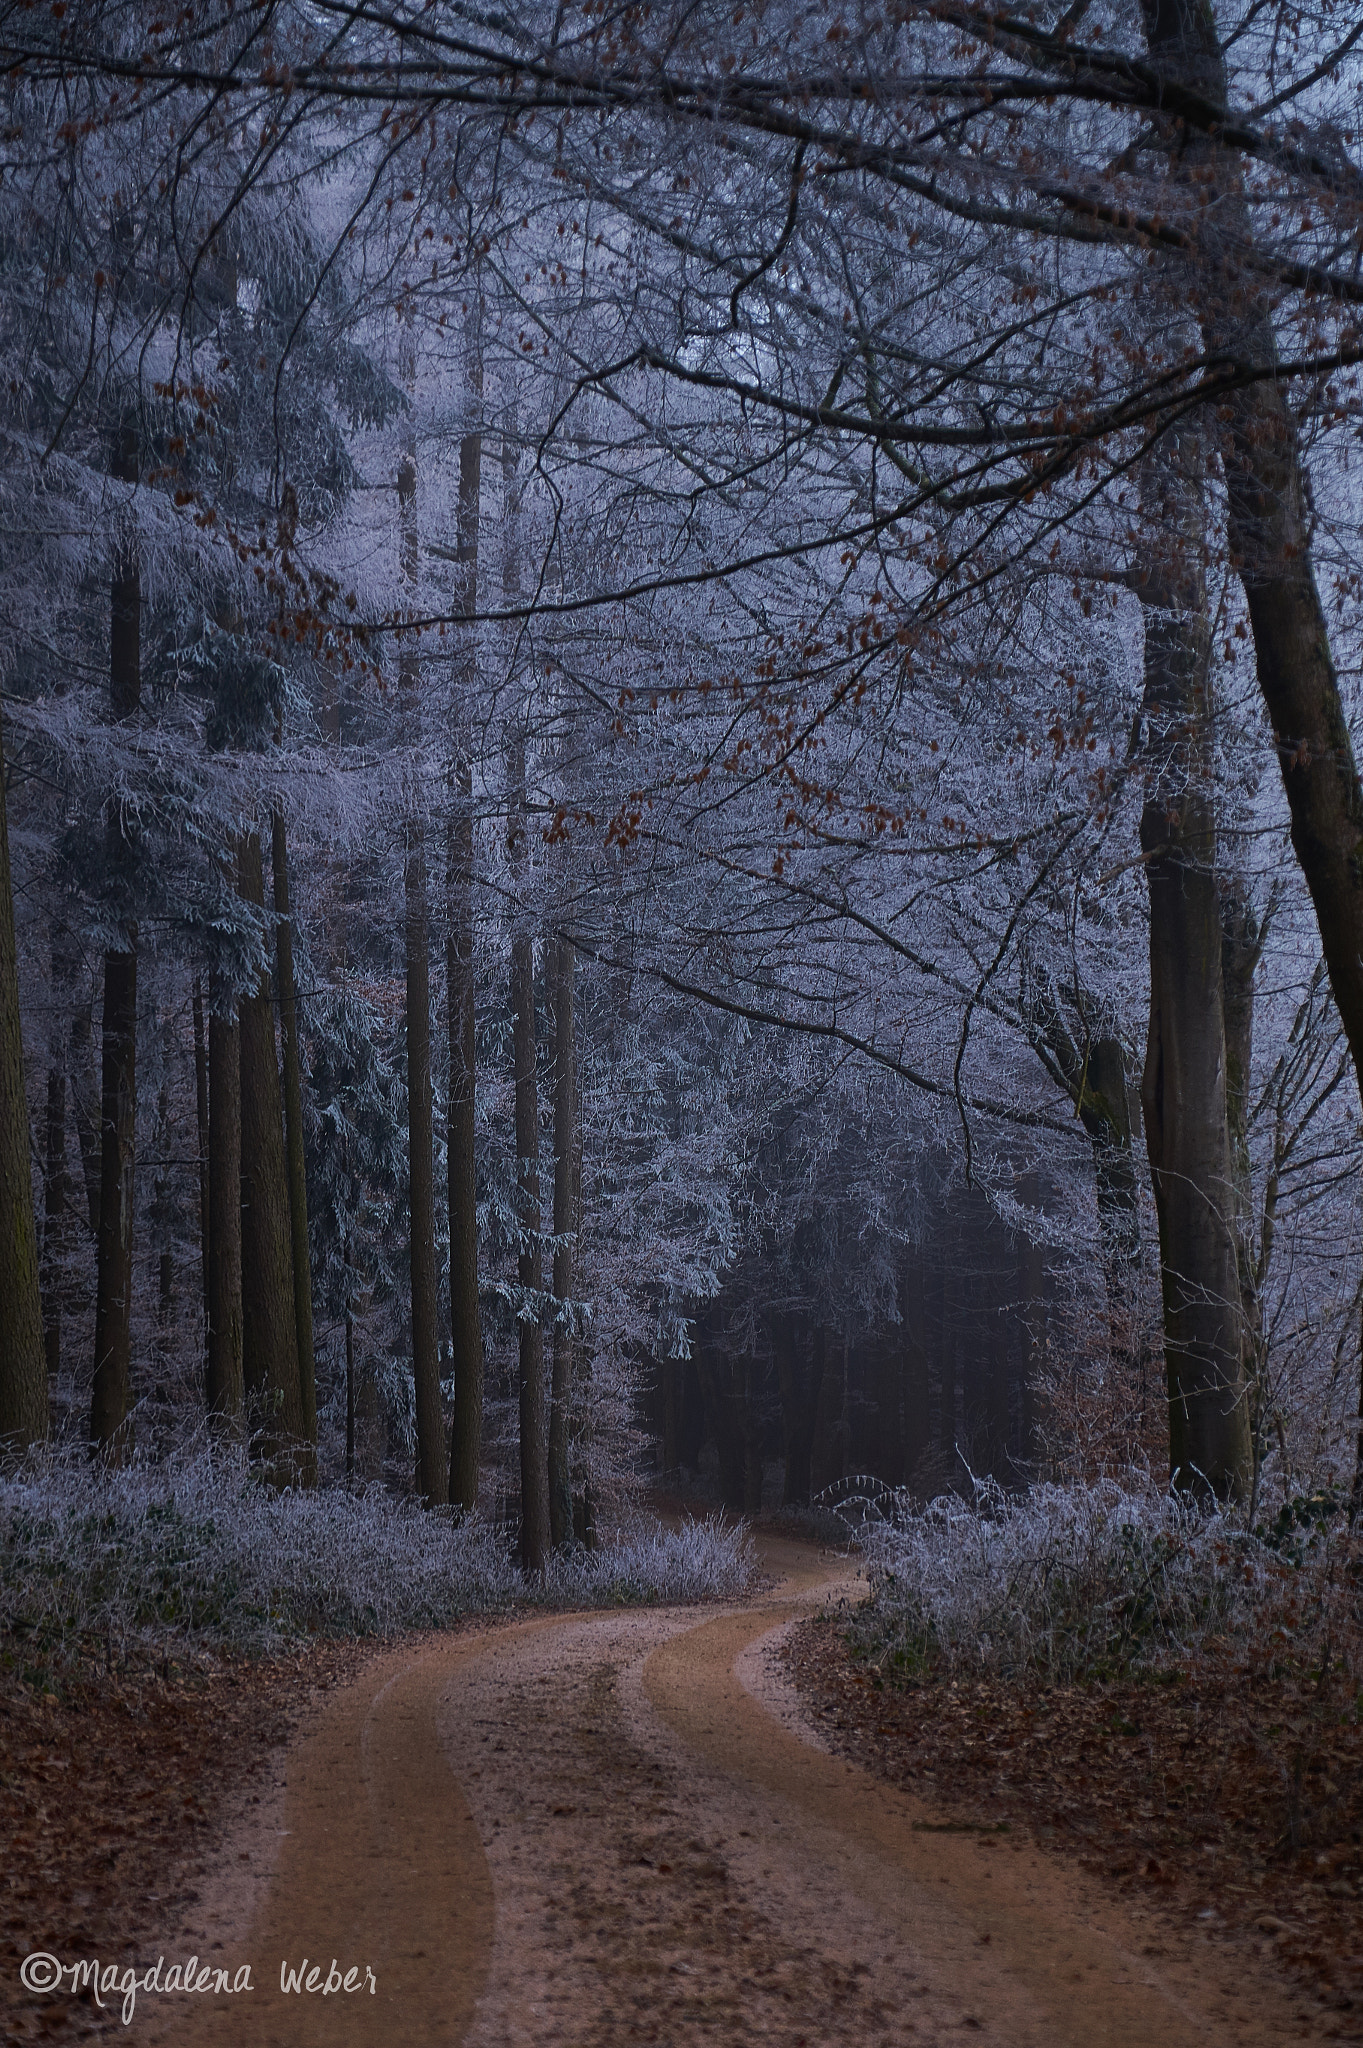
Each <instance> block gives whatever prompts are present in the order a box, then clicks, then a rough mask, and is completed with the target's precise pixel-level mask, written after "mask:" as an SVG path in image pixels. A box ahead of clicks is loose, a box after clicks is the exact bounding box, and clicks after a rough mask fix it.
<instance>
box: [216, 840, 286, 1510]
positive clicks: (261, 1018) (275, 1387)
mask: <svg viewBox="0 0 1363 2048" xmlns="http://www.w3.org/2000/svg"><path fill="white" fill-rule="evenodd" d="M237 887H238V890H239V893H240V895H241V897H242V899H243V901H244V902H247V903H253V904H255V905H256V906H257V907H258V908H260V909H263V908H264V904H265V876H264V870H263V866H262V862H261V856H260V835H259V833H258V832H256V831H254V830H252V831H249V832H246V833H244V834H243V835H242V838H241V840H240V843H239V847H238V858H237ZM238 1026H239V1032H240V1042H241V1277H242V1301H241V1306H242V1366H243V1375H244V1378H245V1384H246V1395H247V1402H248V1412H249V1420H250V1422H251V1424H252V1427H253V1428H254V1429H255V1430H256V1431H257V1433H258V1443H259V1449H260V1454H261V1456H262V1457H263V1458H264V1459H265V1460H266V1462H267V1463H269V1464H270V1465H271V1466H272V1467H273V1469H274V1475H275V1477H276V1478H278V1479H279V1480H280V1481H285V1480H291V1479H294V1478H297V1477H298V1476H299V1475H300V1466H301V1463H302V1460H301V1458H300V1447H301V1446H302V1443H303V1402H302V1395H301V1390H300V1388H299V1383H298V1329H297V1323H296V1321H295V1315H294V1292H293V1231H292V1222H291V1218H290V1215H289V1183H288V1174H287V1171H286V1167H285V1161H284V1112H283V1104H282V1102H281V1099H280V1089H279V1066H278V1063H277V1061H276V1058H275V1039H274V1004H273V1000H272V996H271V989H270V977H269V975H268V974H266V973H262V974H261V977H260V981H259V983H258V985H257V988H256V992H255V994H254V995H250V996H243V998H242V999H241V1002H240V1005H239V1008H238ZM210 1113H211V1112H210Z"/></svg>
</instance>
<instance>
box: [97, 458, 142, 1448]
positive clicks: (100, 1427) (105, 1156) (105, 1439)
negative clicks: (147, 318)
mask: <svg viewBox="0 0 1363 2048" xmlns="http://www.w3.org/2000/svg"><path fill="white" fill-rule="evenodd" d="M111 469H112V472H113V474H114V475H115V476H116V477H118V478H119V479H120V481H121V482H123V483H133V484H135V483H136V482H137V425H136V422H135V421H127V422H125V423H124V424H123V425H122V426H121V427H120V429H119V431H118V435H117V438H116V441H115V446H114V455H113V461H112V464H111ZM109 600H110V601H109V614H110V616H109V698H110V703H111V706H112V709H113V714H114V717H115V718H131V717H133V716H134V715H135V714H136V712H137V710H138V708H139V706H140V704H141V701H142V653H141V633H142V579H141V566H140V562H139V559H138V551H137V544H136V542H135V541H132V540H128V539H122V540H120V542H119V543H118V545H117V547H116V550H115V555H114V571H113V578H112V582H111V585H110V593H109ZM110 841H111V844H110V854H111V858H112V860H113V861H114V862H115V863H117V862H119V861H120V860H121V859H122V858H123V853H124V848H123V837H122V826H121V822H120V820H119V818H118V817H117V815H112V816H111V818H110ZM127 934H128V946H127V949H126V950H125V951H119V952H110V953H106V954H105V956H104V1049H103V1063H102V1073H101V1087H100V1181H99V1190H100V1192H99V1234H98V1240H97V1252H96V1281H95V1377H94V1388H93V1392H92V1395H91V1402H90V1440H91V1443H92V1444H93V1445H94V1446H96V1447H97V1448H98V1449H100V1450H103V1451H104V1452H105V1454H106V1455H108V1456H110V1457H113V1458H115V1459H121V1458H122V1457H123V1456H124V1455H125V1454H126V1451H127V1448H128V1444H127V1422H128V1410H129V1408H130V1406H131V1403H132V1292H133V1165H134V1160H133V1148H134V1138H135V1124H136V1113H137V926H136V924H135V923H132V922H129V924H128V926H127Z"/></svg>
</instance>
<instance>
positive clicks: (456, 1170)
mask: <svg viewBox="0 0 1363 2048" xmlns="http://www.w3.org/2000/svg"><path fill="white" fill-rule="evenodd" d="M470 384H471V389H472V396H473V399H474V401H475V403H476V402H477V401H478V400H480V399H481V396H482V384H483V379H482V362H481V357H480V355H479V353H478V337H477V335H476V333H475V335H474V337H473V363H472V370H471V375H470ZM482 463H483V437H482V435H481V433H478V432H474V433H468V434H465V435H464V436H463V438H462V439H461V441H460V443H459V512H458V542H457V554H458V579H459V588H458V590H457V591H456V602H457V604H458V606H459V607H460V609H461V611H462V612H463V615H464V617H465V618H471V617H472V616H473V614H474V613H475V612H476V610H477V608H478V513H479V502H480V498H481V492H482ZM474 660H475V656H474V652H473V639H472V634H471V632H466V634H465V636H464V647H463V650H462V661H461V670H462V682H463V686H464V695H465V697H466V699H467V700H468V701H467V702H465V703H462V704H460V705H459V707H458V709H457V714H456V715H457V718H458V721H459V728H460V732H461V734H462V735H464V737H463V738H462V740H461V744H460V745H459V747H458V749H457V753H456V759H455V763H454V772H453V775H452V778H451V780H452V784H453V788H452V791H451V795H452V798H453V801H452V803H451V806H450V826H449V841H448V846H447V850H446V888H447V892H448V905H449V923H448V928H447V936H446V941H445V978H446V984H447V994H448V1002H449V1050H450V1095H449V1109H448V1113H447V1116H446V1132H445V1164H446V1179H447V1193H448V1201H449V1212H450V1339H451V1344H452V1347H453V1351H454V1428H453V1432H452V1435H451V1440H450V1499H451V1501H452V1502H453V1503H454V1505H455V1506H456V1507H459V1508H463V1509H465V1510H466V1511H471V1510H472V1509H473V1508H475V1507H476V1506H477V1505H478V1468H479V1465H480V1463H481V1461H482V1451H483V1319H482V1312H481V1310H480V1307H479V1303H478V1175H477V1163H476V1159H475V1154H474V1058H475V1051H476V1019H475V1014H474V973H473V767H472V760H471V749H470V746H469V743H468V740H467V731H468V718H469V706H470V703H471V700H472V696H473V689H474V683H475V681H476V678H475V676H474V673H473V666H474Z"/></svg>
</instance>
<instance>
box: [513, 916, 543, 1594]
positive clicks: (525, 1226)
mask: <svg viewBox="0 0 1363 2048" xmlns="http://www.w3.org/2000/svg"><path fill="white" fill-rule="evenodd" d="M511 1008H512V1014H513V1020H514V1021H513V1032H512V1037H513V1046H514V1056H515V1067H516V1073H515V1080H516V1187H517V1211H518V1218H519V1223H520V1230H521V1251H520V1259H519V1265H518V1278H519V1280H520V1284H521V1286H522V1288H524V1289H525V1290H526V1291H527V1293H531V1294H535V1295H538V1294H539V1293H540V1291H541V1289H542V1288H543V1285H544V1276H543V1272H542V1260H541V1253H540V1232H541V1228H542V1226H541V1221H540V1177H539V1095H538V1089H537V1086H536V1078H535V965H534V955H533V952H532V949H531V943H530V934H529V932H527V931H523V930H522V931H520V932H518V933H517V934H516V936H515V938H514V939H513V941H512V946H511ZM520 1350H521V1358H520V1426H521V1516H522V1526H521V1559H522V1563H523V1564H524V1567H525V1569H526V1571H527V1572H542V1571H543V1570H544V1566H545V1562H546V1560H547V1558H548V1554H549V1544H550V1527H549V1444H548V1431H547V1427H546V1416H545V1401H544V1332H543V1330H542V1329H541V1327H540V1320H539V1315H538V1312H537V1311H536V1309H535V1307H534V1305H533V1303H531V1302H529V1301H526V1302H523V1303H522V1306H521V1311H520Z"/></svg>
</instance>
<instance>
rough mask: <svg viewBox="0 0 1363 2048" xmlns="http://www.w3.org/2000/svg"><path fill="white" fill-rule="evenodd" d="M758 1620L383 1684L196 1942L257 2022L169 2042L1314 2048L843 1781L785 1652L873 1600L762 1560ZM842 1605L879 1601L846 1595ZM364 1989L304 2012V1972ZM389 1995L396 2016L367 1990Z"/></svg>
mask: <svg viewBox="0 0 1363 2048" xmlns="http://www.w3.org/2000/svg"><path fill="white" fill-rule="evenodd" d="M759 1547H760V1553H761V1561H762V1564H763V1566H764V1568H765V1570H766V1572H767V1574H768V1576H769V1578H770V1580H771V1582H772V1583H771V1586H770V1588H769V1590H767V1591H766V1592H764V1593H763V1594H760V1595H759V1596H758V1597H756V1598H755V1599H752V1600H750V1601H747V1602H745V1603H743V1604H742V1605H741V1606H735V1607H733V1608H728V1609H722V1610H720V1611H718V1612H716V1610H715V1609H713V1608H670V1609H663V1610H643V1611H640V1610H629V1611H624V1612H621V1611H612V1612H607V1613H594V1614H590V1615H572V1616H551V1617H548V1618H543V1619H535V1620H530V1621H522V1622H514V1623H510V1624H507V1625H505V1626H498V1627H496V1628H493V1629H490V1630H487V1631H484V1632H481V1633H477V1634H469V1635H456V1636H452V1637H448V1638H445V1639H441V1640H436V1641H435V1642H433V1643H432V1644H430V1645H428V1646H424V1647H422V1648H420V1649H419V1650H417V1651H416V1652H413V1650H412V1649H411V1647H410V1646H409V1647H408V1648H407V1649H406V1650H405V1651H397V1652H393V1653H391V1654H389V1655H386V1656H383V1657H380V1658H377V1659H375V1661H374V1662H373V1663H372V1664H370V1665H369V1666H368V1667H367V1668H366V1669H365V1671H364V1673H363V1674H362V1676H361V1677H360V1678H359V1680H357V1681H356V1682H355V1683H354V1684H352V1685H350V1686H349V1687H347V1688H346V1689H345V1690H344V1691H343V1692H342V1693H340V1694H339V1695H338V1696H337V1697H335V1698H334V1699H333V1700H332V1701H331V1702H330V1703H329V1704H328V1706H327V1707H326V1709H325V1711H324V1712H323V1714H322V1715H321V1716H320V1718H319V1719H318V1721H317V1722H316V1723H315V1724H314V1725H313V1726H312V1727H311V1728H310V1730H309V1731H308V1732H307V1733H306V1734H305V1735H303V1736H302V1737H300V1738H299V1740H298V1741H297V1742H296V1744H295V1745H294V1746H293V1747H292V1748H291V1749H290V1750H289V1752H288V1755H287V1758H286V1777H287V1783H283V1782H281V1784H280V1786H279V1787H278V1788H277V1791H276V1794H275V1795H274V1798H273V1801H272V1800H271V1799H270V1798H268V1797H267V1798H266V1800H265V1801H264V1802H263V1803H262V1804H261V1805H259V1806H253V1807H252V1808H251V1809H250V1810H249V1824H248V1823H247V1822H246V1821H244V1822H243V1823H242V1826H241V1827H240V1828H239V1829H238V1831H237V1834H236V1835H235V1836H234V1838H233V1839H232V1841H231V1842H230V1843H229V1845H228V1847H227V1850H226V1851H225V1852H224V1855H223V1857H222V1859H221V1862H220V1864H219V1866H218V1867H217V1868H216V1869H215V1872H214V1874H213V1882H212V1886H211V1888H210V1890H209V1891H207V1892H205V1894H204V1896H203V1901H202V1905H201V1908H200V1909H199V1912H198V1914H197V1915H196V1922H197V1924H196V1925H195V1926H193V1927H191V1928H190V1929H189V1930H187V1938H186V1944H185V1946H186V1950H187V1949H188V1947H189V1946H191V1945H195V1946H197V1948H198V1951H199V1953H200V1955H201V1957H202V1958H203V1960H205V1961H208V1962H211V1963H213V1964H215V1965H225V1966H226V1967H228V1968H229V1969H235V1968H236V1967H237V1966H238V1965H239V1964H240V1963H241V1962H243V1961H249V1962H250V1964H251V1966H252V1971H251V1981H252V1984H253V1986H254V1987H255V1988H253V1990H252V1991H251V1993H250V1994H249V1996H248V1995H247V1994H246V1993H245V1992H244V1991H243V1992H241V1993H238V1994H236V1995H223V1994H220V1995H219V1996H217V1997H216V1998H214V1996H213V1995H212V1993H211V1992H210V1993H207V1994H205V1995H203V1996H200V1997H194V1998H180V1997H175V1996H171V1997H168V1998H166V1997H163V1998H154V1997H149V1998H147V1999H146V2000H145V2001H142V2000H140V2001H139V2005H138V2011H137V2016H136V2022H135V2027H134V2031H135V2032H136V2033H137V2034H138V2035H139V2036H140V2037H141V2038H142V2039H143V2040H149V2041H153V2042H155V2041H165V2042H174V2043H175V2044H176V2048H180V2044H187V2043H194V2044H199V2043H217V2042H219V2041H221V2042H223V2043H226V2042H227V2041H229V2040H230V2041H231V2042H233V2043H234V2044H240V2048H263V2044H266V2043H269V2044H279V2048H312V2044H317V2048H321V2044H346V2048H349V2044H356V2048H358V2044H361V2043H363V2044H364V2048H387V2044H389V2043H392V2044H394V2048H425V2044H435V2043H440V2044H442V2048H455V2044H467V2048H512V2044H515V2048H520V2044H526V2048H530V2044H533V2048H540V2044H548V2043H565V2044H567V2043H571V2044H573V2048H607V2044H610V2048H616V2044H624V2043H628V2042H636V2041H637V2042H658V2043H665V2044H669V2048H670V2044H684V2043H688V2042H693V2041H694V2042H702V2041H703V2042H706V2043H723V2044H729V2043H733V2044H738V2043H746V2042H747V2041H749V2040H750V2039H754V2038H756V2039H763V2040H770V2041H773V2042H780V2043H782V2044H785V2048H799V2044H801V2043H807V2044H809V2048H815V2044H823V2043H829V2044H835V2043H836V2044H842V2043H846V2044H849V2048H850V2044H852V2043H855V2044H857V2048H875V2044H880V2043H901V2042H912V2043H914V2044H927V2043H935V2042H938V2041H941V2042H946V2041H948V2040H952V2041H954V2040H956V2039H958V2038H959V2036H960V2034H961V2032H962V2031H963V2030H964V2031H967V2032H975V2031H978V2032H980V2033H982V2034H983V2035H984V2036H985V2037H986V2038H989V2039H993V2040H995V2041H998V2042H1001V2043H1005V2044H1007V2048H1069V2044H1074V2048H1080V2044H1081V2043H1082V2044H1084V2048H1183V2044H1185V2043H1187V2044H1192V2043H1206V2044H1211V2043H1218V2044H1219V2043H1225V2042H1227V2041H1234V2042H1236V2043H1237V2044H1239V2043H1244V2044H1251V2048H1252V2044H1256V2043H1259V2042H1270V2041H1273V2042H1277V2041H1283V2040H1286V2039H1300V2038H1301V2033H1302V2028H1301V2023H1300V2021H1299V2020H1295V2021H1294V2018H1293V2015H1292V2009H1291V2003H1290V2001H1289V1999H1288V1997H1287V1995H1286V1993H1285V1992H1284V1991H1283V1989H1282V1988H1281V1987H1279V1986H1278V1985H1277V1984H1276V1983H1275V1982H1273V1981H1272V1980H1267V1979H1265V1980H1261V1981H1256V1980H1255V1979H1254V1978H1253V1977H1251V1976H1250V1975H1248V1974H1247V1971H1246V1965H1245V1963H1244V1961H1243V1959H1242V1958H1239V1957H1237V1956H1234V1955H1233V1954H1232V1953H1231V1952H1229V1951H1226V1950H1224V1949H1223V1950H1217V1949H1215V1948H1213V1947H1212V1946H1211V1945H1210V1944H1208V1943H1207V1942H1206V1940H1205V1939H1203V1938H1202V1937H1201V1936H1200V1935H1199V1934H1197V1933H1195V1932H1193V1931H1190V1932H1189V1934H1188V1937H1187V1940H1186V1943H1182V1944H1176V1943H1175V1942H1174V1941H1172V1940H1171V1937H1170V1934H1169V1930H1168V1927H1167V1925H1163V1924H1162V1925H1161V1926H1160V1927H1159V1928H1156V1926H1155V1923H1154V1922H1153V1920H1150V1919H1143V1918H1142V1917H1141V1913H1140V1909H1139V1908H1138V1907H1132V1906H1128V1905H1126V1904H1124V1903H1122V1902H1119V1901H1116V1900H1114V1899H1112V1898H1109V1897H1106V1896H1105V1895H1103V1894H1101V1893H1100V1892H1099V1891H1098V1890H1097V1889H1096V1888H1095V1887H1093V1886H1091V1885H1090V1884H1089V1883H1088V1882H1087V1881H1085V1880H1084V1879H1083V1878H1082V1877H1081V1876H1080V1874H1078V1873H1071V1872H1070V1871H1068V1870H1067V1869H1066V1868H1065V1867H1064V1866H1063V1865H1062V1864H1061V1863H1060V1862H1059V1861H1058V1859H1057V1858H1056V1857H1055V1856H1053V1855H1042V1854H1040V1853H1038V1852H1037V1851H1035V1850H1033V1849H1032V1848H1031V1847H1030V1846H1029V1845H1027V1844H1026V1843H1024V1842H1021V1841H1015V1840H1014V1839H1013V1838H1011V1837H1009V1836H999V1835H995V1836H988V1835H981V1834H979V1833H978V1832H974V1833H964V1832H961V1831H959V1830H953V1829H952V1828H951V1827H950V1826H949V1825H948V1824H946V1823H941V1822H938V1821H936V1820H935V1817H934V1815H933V1813H932V1810H931V1809H930V1808H929V1807H926V1806H924V1805H921V1804H920V1803H919V1802H917V1801H916V1800H914V1799H913V1798H911V1797H908V1796H906V1795H905V1794H904V1793H902V1792H900V1791H898V1790H896V1789H894V1788H892V1787H890V1786H887V1785H885V1784H883V1783H882V1782H880V1781H879V1780H877V1779H874V1778H872V1777H870V1776H869V1775H867V1774H866V1773H865V1772H863V1771H861V1770H859V1769H858V1768H856V1767H855V1766H853V1765H851V1764H848V1763H846V1762H844V1761H842V1760H840V1759H837V1758H834V1757H833V1756H831V1755H830V1754H828V1753H827V1752H826V1751H824V1750H822V1749H820V1748H819V1747H817V1746H816V1745H815V1743H814V1742H813V1741H812V1740H811V1738H810V1737H809V1735H808V1734H807V1733H806V1732H804V1731H803V1730H802V1729H801V1728H800V1727H799V1726H798V1725H797V1724H798V1720H799V1716H798V1710H797V1707H796V1704H795V1698H794V1695H793V1693H791V1692H790V1691H789V1690H788V1689H787V1687H786V1685H785V1682H784V1680H783V1678H782V1677H781V1675H780V1672H779V1669H778V1668H777V1667H776V1666H775V1664H774V1662H773V1659H772V1655H771V1651H772V1646H773V1643H774V1642H776V1641H779V1638H780V1635H781V1633H782V1630H783V1626H784V1624H786V1623H788V1622H789V1621H791V1620H792V1619H793V1618H796V1617H798V1616H799V1615H800V1614H801V1613H803V1612H806V1611H808V1609H809V1607H810V1605H811V1604H814V1603H821V1602H823V1601H824V1600H826V1599H828V1598H829V1597H830V1595H834V1594H836V1593H837V1592H838V1591H839V1590H844V1589H842V1588H841V1587H840V1583H839V1582H840V1580H841V1578H842V1577H844V1576H845V1574H846V1572H847V1566H846V1564H845V1563H843V1562H842V1561H840V1560H836V1559H829V1558H827V1557H825V1556H823V1555H821V1554H819V1553H818V1552H816V1551H815V1550H814V1549H813V1548H812V1547H810V1546H806V1545H801V1544H795V1543H785V1542H777V1541H771V1540H768V1541H766V1542H764V1543H762V1544H761V1545H760V1546H759ZM845 1590H846V1591H847V1592H849V1593H850V1592H851V1591H852V1587H851V1585H850V1584H849V1585H848V1586H847V1587H846V1588H845ZM305 1956H306V1957H307V1958H308V1959H309V1964H310V1965H311V1964H314V1963H319V1964H320V1965H321V1972H322V1978H323V1981H325V1978H326V1975H327V1972H328V1968H329V1966H330V1964H331V1961H332V1959H333V1957H334V1958H335V1959H336V1961H337V1965H338V1971H339V1972H344V1971H345V1970H346V1968H347V1967H348V1966H351V1965H353V1966H356V1968H357V1970H358V1972H359V1982H360V1984H361V1987H362V1988H361V1989H360V1990H359V1991H358V1992H355V1993H353V1994H351V1995H349V1996H347V1995H346V1994H345V1993H344V1992H339V1993H334V1994H332V1995H329V1996H322V1995H321V1994H320V1993H313V1994H312V1995H311V1996H310V1995H308V1994H307V1993H306V1992H296V1993H289V1994H282V1993H281V1991H280V1964H281V1961H287V1962H288V1963H289V1964H290V1966H291V1967H296V1966H297V1965H298V1964H299V1963H300V1962H301V1961H302V1959H303V1958H304V1957H305ZM366 1965H368V1966H369V1967H370V1968H372V1971H373V1975H374V1981H375V1985H376V1989H375V1990H374V1991H373V1992H371V1991H369V1990H368V1989H367V1988H365V1980H364V1976H363V1971H364V1968H365V1966H366Z"/></svg>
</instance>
